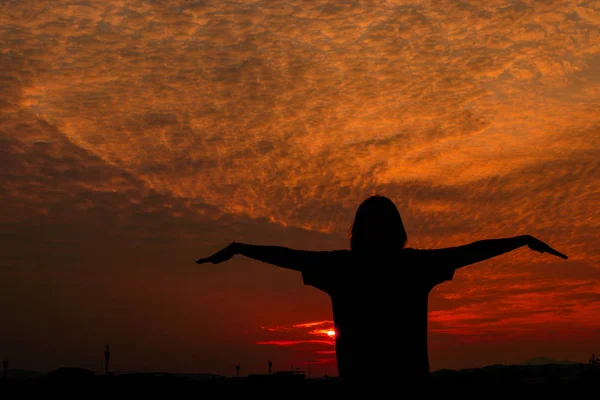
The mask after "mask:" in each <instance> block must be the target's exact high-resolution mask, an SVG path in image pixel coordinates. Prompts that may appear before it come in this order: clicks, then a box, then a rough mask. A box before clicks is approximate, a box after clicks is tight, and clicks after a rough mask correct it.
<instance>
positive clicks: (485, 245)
mask: <svg viewBox="0 0 600 400" xmlns="http://www.w3.org/2000/svg"><path fill="white" fill-rule="evenodd" d="M522 246H528V247H529V248H530V249H532V250H535V251H538V252H540V253H550V254H552V255H554V256H557V257H560V258H563V259H567V258H568V257H567V256H566V255H564V254H562V253H560V252H558V251H556V250H554V249H553V248H552V247H550V246H548V245H547V244H546V243H544V242H542V241H541V240H539V239H536V238H534V237H533V236H531V235H522V236H514V237H508V238H500V239H486V240H479V241H477V242H473V243H469V244H466V245H463V246H456V247H448V248H444V249H437V250H433V252H435V253H437V254H436V255H437V256H439V257H440V258H442V259H443V261H444V262H445V263H447V265H448V264H449V265H450V266H452V267H453V268H454V269H456V268H461V267H464V266H466V265H470V264H474V263H477V262H480V261H484V260H487V259H489V258H492V257H496V256H499V255H501V254H504V253H508V252H509V251H512V250H515V249H518V248H519V247H522Z"/></svg>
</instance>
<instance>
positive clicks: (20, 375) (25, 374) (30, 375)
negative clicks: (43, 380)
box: [6, 369, 44, 380]
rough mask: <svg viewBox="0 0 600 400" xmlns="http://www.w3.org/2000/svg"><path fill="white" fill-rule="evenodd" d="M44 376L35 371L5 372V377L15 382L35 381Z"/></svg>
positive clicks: (14, 370) (16, 370)
mask: <svg viewBox="0 0 600 400" xmlns="http://www.w3.org/2000/svg"><path fill="white" fill-rule="evenodd" d="M42 376H44V374H42V373H41V372H37V371H29V370H26V369H9V370H7V371H6V377H7V378H8V379H15V380H27V379H35V378H39V377H42Z"/></svg>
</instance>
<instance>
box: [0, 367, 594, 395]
mask: <svg viewBox="0 0 600 400" xmlns="http://www.w3.org/2000/svg"><path fill="white" fill-rule="evenodd" d="M11 375H12V377H11ZM400 382H401V377H398V382H357V384H368V385H372V384H376V385H378V386H379V385H381V386H389V385H391V386H398V385H399V384H400ZM264 384H292V385H302V386H306V385H317V386H323V385H325V386H335V385H339V384H340V382H339V380H338V379H337V378H320V379H314V378H313V379H307V378H306V377H305V376H304V375H302V374H298V373H290V372H286V371H283V372H277V373H274V374H271V375H250V376H248V377H240V378H228V377H222V376H217V375H210V374H168V373H165V374H162V373H149V374H119V375H109V376H105V375H97V374H95V373H94V372H92V371H88V370H84V369H79V368H61V369H59V370H56V371H53V372H51V373H49V374H47V375H41V374H39V375H37V376H27V374H24V373H21V374H19V371H16V370H15V371H13V373H12V374H11V371H10V370H9V374H8V379H6V380H3V381H0V387H4V388H6V387H21V388H22V387H28V386H37V387H45V386H63V385H67V386H81V385H84V386H86V387H88V388H89V387H110V388H115V387H116V388H120V387H129V386H131V387H153V386H160V387H165V386H168V387H171V386H176V387H178V388H181V387H190V388H195V387H198V386H202V387H204V386H218V385H225V386H231V385H238V386H239V385H250V386H254V385H264ZM474 386H477V387H485V388H486V390H490V389H493V388H498V389H519V388H548V387H557V388H558V387H560V388H573V389H583V388H586V389H588V388H589V389H591V390H593V391H594V393H598V389H600V366H597V365H588V364H569V365H560V364H546V365H494V366H489V367H485V368H478V369H466V370H460V371H453V370H441V371H436V372H433V373H432V374H431V381H430V382H429V385H428V387H429V388H431V389H453V388H472V387H474ZM492 393H493V392H488V394H492Z"/></svg>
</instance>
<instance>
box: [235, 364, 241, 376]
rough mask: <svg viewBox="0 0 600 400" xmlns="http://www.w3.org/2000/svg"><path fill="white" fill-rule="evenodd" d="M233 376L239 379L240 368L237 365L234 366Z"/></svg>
mask: <svg viewBox="0 0 600 400" xmlns="http://www.w3.org/2000/svg"><path fill="white" fill-rule="evenodd" d="M235 376H236V377H237V378H239V377H240V366H239V365H236V366H235Z"/></svg>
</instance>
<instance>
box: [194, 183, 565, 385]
mask: <svg viewBox="0 0 600 400" xmlns="http://www.w3.org/2000/svg"><path fill="white" fill-rule="evenodd" d="M406 242H407V236H406V231H405V230H404V225H403V223H402V218H401V217H400V213H399V212H398V209H397V208H396V206H395V205H394V203H393V202H392V201H391V200H390V199H388V198H387V197H384V196H379V195H375V196H372V197H369V198H368V199H366V200H365V201H364V202H363V203H362V204H361V205H360V206H359V207H358V210H357V212H356V216H355V219H354V223H353V225H352V230H351V238H350V250H345V249H344V250H331V251H306V250H295V249H289V248H286V247H281V246H261V245H251V244H243V243H236V242H233V243H231V244H229V245H228V246H227V247H226V248H224V249H223V250H221V251H219V252H217V253H215V254H213V255H212V256H210V257H207V258H203V259H200V260H198V261H196V263H198V264H201V263H205V262H212V263H214V264H217V263H220V262H223V261H226V260H229V259H230V258H231V257H232V256H234V255H235V254H242V255H244V256H246V257H250V258H253V259H255V260H259V261H263V262H266V263H269V264H273V265H276V266H279V267H283V268H288V269H293V270H296V271H300V272H301V273H302V278H303V280H304V283H305V284H306V285H311V286H314V287H316V288H317V289H320V290H322V291H324V292H325V293H327V294H329V296H330V298H331V302H332V307H333V322H334V326H335V332H336V336H335V339H336V356H337V363H338V373H339V376H340V378H341V380H342V381H344V382H352V381H382V380H384V381H388V382H390V381H392V383H397V384H400V383H401V382H403V383H408V384H422V383H424V382H426V381H427V379H428V377H429V359H428V352H427V299H428V295H429V292H430V291H431V289H433V288H434V287H435V286H436V285H438V284H440V283H442V282H444V281H449V280H451V279H452V277H453V276H454V271H455V270H456V269H457V268H461V267H464V266H465V265H469V264H473V263H476V262H479V261H483V260H487V259H489V258H492V257H495V256H498V255H500V254H504V253H507V252H509V251H511V250H515V249H517V248H519V247H521V246H528V247H529V248H530V249H532V250H535V251H538V252H540V253H544V252H547V253H550V254H552V255H555V256H558V257H561V258H564V259H566V258H567V256H565V255H564V254H561V253H559V252H557V251H556V250H554V249H552V248H551V247H550V246H548V245H547V244H545V243H543V242H541V241H540V240H538V239H536V238H534V237H533V236H530V235H523V236H515V237H509V238H501V239H488V240H480V241H477V242H473V243H470V244H467V245H463V246H456V247H449V248H443V249H413V248H407V247H405V246H406Z"/></svg>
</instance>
